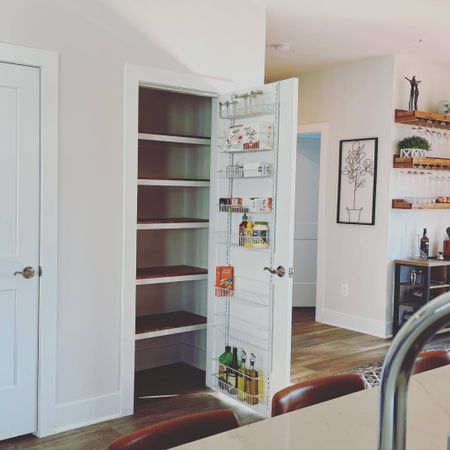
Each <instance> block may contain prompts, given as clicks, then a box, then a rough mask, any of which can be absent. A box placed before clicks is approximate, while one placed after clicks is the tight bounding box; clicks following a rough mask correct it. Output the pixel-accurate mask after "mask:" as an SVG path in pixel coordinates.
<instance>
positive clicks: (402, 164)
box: [394, 155, 450, 170]
mask: <svg viewBox="0 0 450 450" xmlns="http://www.w3.org/2000/svg"><path fill="white" fill-rule="evenodd" d="M421 167H426V168H428V169H431V168H433V167H436V168H438V169H444V170H450V159H449V158H433V157H428V156H427V157H425V158H404V157H402V156H396V155H395V156H394V168H395V169H415V168H421Z"/></svg>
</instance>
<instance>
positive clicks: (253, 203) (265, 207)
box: [244, 197, 272, 213]
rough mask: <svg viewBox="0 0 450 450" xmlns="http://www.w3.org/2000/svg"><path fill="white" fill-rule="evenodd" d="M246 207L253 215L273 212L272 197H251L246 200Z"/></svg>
mask: <svg viewBox="0 0 450 450" xmlns="http://www.w3.org/2000/svg"><path fill="white" fill-rule="evenodd" d="M244 207H245V208H246V209H247V210H248V211H249V212H253V213H264V212H270V211H272V197H251V198H248V199H245V202H244Z"/></svg>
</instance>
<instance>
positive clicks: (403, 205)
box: [392, 199, 450, 209]
mask: <svg viewBox="0 0 450 450" xmlns="http://www.w3.org/2000/svg"><path fill="white" fill-rule="evenodd" d="M392 208H393V209H450V203H414V204H413V203H409V202H407V201H405V200H403V199H394V200H392Z"/></svg>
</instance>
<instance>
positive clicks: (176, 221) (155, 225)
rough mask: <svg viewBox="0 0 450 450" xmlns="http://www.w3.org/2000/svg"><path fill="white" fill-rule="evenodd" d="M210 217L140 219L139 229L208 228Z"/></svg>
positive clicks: (138, 222)
mask: <svg viewBox="0 0 450 450" xmlns="http://www.w3.org/2000/svg"><path fill="white" fill-rule="evenodd" d="M208 227H209V221H208V219H195V218H184V217H183V218H170V219H138V221H137V229H138V230H177V229H189V228H208Z"/></svg>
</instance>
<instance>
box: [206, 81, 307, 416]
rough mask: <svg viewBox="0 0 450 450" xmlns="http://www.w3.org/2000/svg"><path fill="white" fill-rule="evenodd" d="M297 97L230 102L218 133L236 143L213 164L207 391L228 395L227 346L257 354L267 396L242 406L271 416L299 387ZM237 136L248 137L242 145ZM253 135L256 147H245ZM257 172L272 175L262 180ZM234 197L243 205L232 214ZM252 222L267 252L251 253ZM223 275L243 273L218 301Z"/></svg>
mask: <svg viewBox="0 0 450 450" xmlns="http://www.w3.org/2000/svg"><path fill="white" fill-rule="evenodd" d="M297 96H298V80H297V79H290V80H285V81H281V82H277V83H272V84H268V85H265V86H263V87H260V88H255V89H253V90H250V89H249V90H246V91H240V92H234V93H231V94H228V95H224V96H222V97H221V98H220V103H221V105H222V107H221V109H223V108H224V105H227V102H228V110H227V111H224V110H222V120H220V121H219V124H218V126H217V127H215V128H213V133H217V136H219V137H220V136H228V140H227V138H225V139H220V138H219V139H218V141H217V143H216V145H213V152H212V158H211V161H212V164H211V166H212V172H211V181H212V182H211V203H210V236H209V242H210V245H209V273H210V274H211V276H210V277H209V289H208V297H209V301H208V358H207V363H208V365H207V370H208V372H209V374H210V375H211V376H210V377H209V381H208V385H210V386H213V387H216V388H217V389H218V390H220V391H222V392H224V391H225V392H224V393H226V394H227V393H228V394H229V392H227V389H226V388H225V389H224V387H223V386H224V384H223V383H222V382H217V373H218V370H219V368H218V363H217V358H218V357H219V356H220V354H221V353H223V352H224V348H225V345H227V344H229V345H230V346H232V347H236V348H237V349H238V353H239V357H241V353H242V351H245V352H246V354H247V357H249V356H250V355H251V354H252V353H253V354H254V355H255V358H256V362H255V369H257V371H258V378H259V379H258V380H257V381H258V396H257V398H255V397H253V398H251V397H250V398H248V396H247V398H246V396H245V395H238V394H236V395H234V397H235V398H237V400H241V401H242V402H244V403H247V404H250V405H251V406H252V407H253V408H254V409H255V410H257V411H258V412H260V413H262V414H265V415H268V414H269V413H270V402H271V397H272V395H273V394H274V393H275V392H276V391H277V390H279V389H281V388H282V387H285V386H287V385H289V382H290V360H291V320H292V319H291V313H292V285H293V278H292V268H293V256H294V211H295V159H296V137H297ZM217 108H218V109H219V108H220V106H219V105H217ZM225 108H227V106H225ZM230 127H231V128H230ZM244 129H245V130H244ZM242 130H244V131H242ZM234 133H236V135H237V136H238V135H239V134H242V133H244V134H245V136H246V137H244V138H243V139H240V138H239V136H238V138H237V140H234V136H233V137H232V138H231V137H230V136H231V134H234ZM249 135H251V136H252V138H251V139H250V142H251V143H250V145H247V144H243V142H245V141H246V139H247V137H248V136H249ZM229 141H231V142H232V143H230V142H229ZM258 166H260V167H262V166H265V167H266V169H267V170H266V171H263V174H262V175H259V174H258V173H255V171H257V170H258V169H257V167H258ZM240 171H241V172H240ZM230 197H232V198H234V199H235V204H233V205H224V201H225V200H224V199H226V198H230ZM255 198H257V199H259V204H258V200H257V201H255V200H254V199H255ZM261 199H263V200H266V203H264V204H263V203H261ZM268 199H271V200H272V203H271V207H270V206H269V203H270V201H269V200H268ZM243 212H246V214H247V216H248V220H249V221H250V222H252V223H253V224H254V225H257V222H259V223H260V224H259V226H260V227H261V226H262V227H266V233H267V236H268V239H267V242H266V244H267V245H260V243H258V242H255V241H254V242H250V244H251V245H242V242H241V240H240V236H239V225H240V223H241V222H242V220H243ZM261 223H262V225H261ZM255 229H256V228H255ZM267 230H268V231H267ZM253 236H257V234H255V232H253ZM218 266H232V268H233V272H234V273H233V279H234V285H233V286H232V288H230V289H229V290H228V292H227V290H226V289H225V290H222V289H220V290H219V295H218V294H217V289H216V286H215V283H216V276H215V274H216V267H218ZM271 272H273V273H271ZM248 367H249V361H248V360H247V368H248ZM231 396H232V397H233V395H231Z"/></svg>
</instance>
